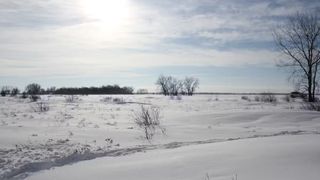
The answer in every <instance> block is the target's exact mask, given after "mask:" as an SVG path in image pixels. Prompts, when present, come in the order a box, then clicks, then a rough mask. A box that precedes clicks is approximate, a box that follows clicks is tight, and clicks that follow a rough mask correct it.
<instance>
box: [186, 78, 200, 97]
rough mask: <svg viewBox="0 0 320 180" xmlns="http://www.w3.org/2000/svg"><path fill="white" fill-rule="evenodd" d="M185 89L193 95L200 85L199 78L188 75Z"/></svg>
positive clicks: (188, 93)
mask: <svg viewBox="0 0 320 180" xmlns="http://www.w3.org/2000/svg"><path fill="white" fill-rule="evenodd" d="M183 86H184V89H185V90H186V93H187V95H188V96H192V95H193V93H194V92H195V90H196V89H197V88H198V86H199V80H198V79H197V78H194V77H186V78H185V79H184V81H183Z"/></svg>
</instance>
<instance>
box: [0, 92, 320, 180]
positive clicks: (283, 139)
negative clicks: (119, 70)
mask: <svg viewBox="0 0 320 180" xmlns="http://www.w3.org/2000/svg"><path fill="white" fill-rule="evenodd" d="M248 97H249V98H250V99H252V101H248V100H244V99H241V96H238V95H218V96H215V95H214V96H213V95H199V96H193V97H182V99H181V100H177V99H172V98H169V97H164V96H160V95H159V96H157V95H154V96H151V95H135V96H134V95H133V96H107V95H101V96H100V95H97V96H78V98H75V100H74V102H69V101H68V100H67V101H66V98H65V97H64V96H43V97H42V101H45V102H46V103H48V105H49V111H46V112H36V111H35V108H36V107H35V106H36V104H35V103H34V102H29V100H28V99H18V98H11V97H10V98H9V97H6V98H0V121H1V122H0V131H1V136H0V142H1V144H0V179H23V178H30V179H50V178H51V179H106V178H107V179H230V180H231V179H236V178H237V179H282V180H283V179H290V180H292V179H317V178H318V177H320V171H319V170H318V168H319V167H320V159H319V153H320V143H319V137H320V136H319V132H320V113H319V112H312V111H306V110H301V108H300V107H301V102H299V101H296V102H285V101H284V100H282V98H283V97H282V96H278V100H279V102H278V103H276V104H275V103H264V102H255V101H253V99H254V96H248ZM114 99H116V100H114ZM141 105H145V106H148V105H153V106H158V107H159V108H160V109H161V116H162V119H161V122H162V126H164V127H165V128H166V135H162V134H161V132H158V134H156V135H155V136H154V138H153V140H152V141H151V142H149V141H147V140H145V139H143V131H142V130H141V129H139V128H138V127H137V126H136V125H135V124H134V120H133V113H134V112H135V111H137V110H139V109H140V106H141ZM141 152H145V153H141ZM129 154H131V155H129ZM316 154H317V155H316ZM125 155H128V156H125ZM120 156H121V157H120ZM98 157H105V158H98ZM97 158H98V159H97ZM83 160H91V161H84V162H81V163H76V162H79V161H83ZM253 160H254V162H253ZM279 161H281V162H279ZM309 161H310V162H309ZM74 163H76V164H74ZM306 163H307V164H306ZM308 163H309V164H308ZM67 164H72V165H71V166H65V165H67ZM182 166H183V167H182ZM52 167H57V168H55V169H50V168H52ZM58 167H59V168H58ZM250 168H251V169H250ZM277 168H279V169H280V170H281V168H282V170H283V172H280V170H279V169H277ZM45 169H50V170H46V171H42V172H41V173H37V172H38V171H40V170H45ZM264 169H265V170H264ZM66 172H68V173H66ZM66 174H68V176H66ZM30 175H31V176H30ZM299 177H300V178H299ZM301 177H306V178H301Z"/></svg>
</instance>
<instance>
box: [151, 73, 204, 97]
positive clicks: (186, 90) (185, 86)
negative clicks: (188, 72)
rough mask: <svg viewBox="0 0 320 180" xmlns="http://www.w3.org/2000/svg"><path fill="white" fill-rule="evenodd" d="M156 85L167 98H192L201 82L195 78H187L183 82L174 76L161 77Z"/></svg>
mask: <svg viewBox="0 0 320 180" xmlns="http://www.w3.org/2000/svg"><path fill="white" fill-rule="evenodd" d="M156 85H157V86H158V87H159V89H160V91H161V93H162V94H163V95H165V96H178V95H180V94H181V95H188V96H192V95H193V94H194V92H195V91H196V89H197V88H198V87H199V80H198V79H197V78H194V77H185V78H184V79H183V80H180V79H177V78H175V77H172V76H164V75H160V76H159V78H158V80H157V82H156Z"/></svg>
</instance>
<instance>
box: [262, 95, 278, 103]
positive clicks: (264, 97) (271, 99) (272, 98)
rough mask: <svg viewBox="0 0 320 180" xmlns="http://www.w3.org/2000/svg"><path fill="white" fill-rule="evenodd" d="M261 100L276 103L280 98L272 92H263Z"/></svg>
mask: <svg viewBox="0 0 320 180" xmlns="http://www.w3.org/2000/svg"><path fill="white" fill-rule="evenodd" d="M260 101H262V102H269V103H276V102H277V101H278V100H277V98H276V96H275V95H273V94H271V93H263V94H261V96H260Z"/></svg>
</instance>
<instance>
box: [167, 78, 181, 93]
mask: <svg viewBox="0 0 320 180" xmlns="http://www.w3.org/2000/svg"><path fill="white" fill-rule="evenodd" d="M168 86H169V95H171V96H178V95H179V93H180V92H181V90H182V88H183V83H182V81H181V80H179V79H177V78H175V77H171V76H169V78H168Z"/></svg>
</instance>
